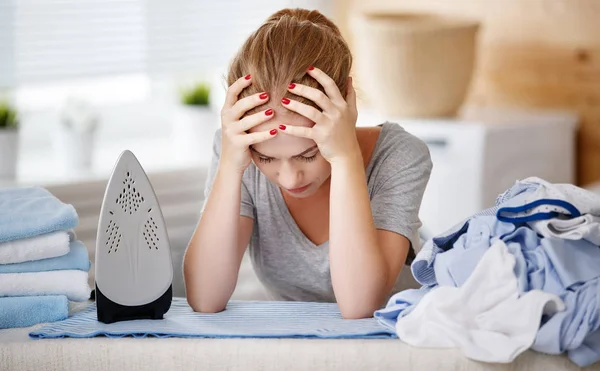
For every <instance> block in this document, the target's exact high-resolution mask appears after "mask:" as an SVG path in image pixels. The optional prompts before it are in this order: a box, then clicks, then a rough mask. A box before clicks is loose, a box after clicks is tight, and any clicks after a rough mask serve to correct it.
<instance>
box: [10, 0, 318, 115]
mask: <svg viewBox="0 0 600 371" xmlns="http://www.w3.org/2000/svg"><path fill="white" fill-rule="evenodd" d="M328 4H329V1H308V0H302V1H293V0H287V1H283V0H253V1H244V0H220V1H217V0H213V1H209V0H170V1H164V0H3V1H1V2H0V45H1V47H0V87H2V86H5V87H16V95H17V100H18V102H19V105H21V106H26V107H28V108H36V107H39V108H51V107H56V104H60V102H61V101H62V100H64V98H65V97H66V96H67V95H69V94H77V95H79V96H81V97H83V98H86V99H89V100H92V101H95V102H98V103H119V102H127V101H132V100H133V101H136V100H143V99H145V98H147V95H148V94H149V89H150V86H151V81H153V80H155V79H164V78H173V77H175V76H180V75H186V74H188V75H192V74H196V73H203V72H204V71H214V70H218V69H222V68H223V67H224V66H225V65H226V64H227V63H228V61H229V59H230V58H231V57H232V55H233V54H234V53H235V51H236V49H237V48H238V47H239V46H240V44H241V43H242V41H243V40H244V39H245V38H246V37H247V36H248V34H249V33H250V32H251V31H252V30H254V29H255V28H256V27H257V26H258V25H259V24H260V23H262V22H263V21H264V19H266V17H268V15H270V14H271V13H273V12H274V11H276V10H278V9H280V8H283V7H288V6H292V7H307V8H315V7H318V8H320V10H322V11H323V12H324V13H326V9H323V7H324V6H327V5H328ZM326 14H327V13H326Z"/></svg>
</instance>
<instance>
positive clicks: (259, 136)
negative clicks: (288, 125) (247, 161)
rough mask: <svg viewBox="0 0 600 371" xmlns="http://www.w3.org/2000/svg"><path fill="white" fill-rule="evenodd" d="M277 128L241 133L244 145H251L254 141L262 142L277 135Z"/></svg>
mask: <svg viewBox="0 0 600 371" xmlns="http://www.w3.org/2000/svg"><path fill="white" fill-rule="evenodd" d="M278 132H279V130H277V129H272V130H269V131H257V132H254V133H250V134H246V135H243V136H242V138H243V141H244V145H246V146H251V145H253V144H256V143H260V142H264V141H266V140H269V139H271V138H274V137H276V136H277V133H278Z"/></svg>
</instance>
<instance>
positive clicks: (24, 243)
mask: <svg viewBox="0 0 600 371" xmlns="http://www.w3.org/2000/svg"><path fill="white" fill-rule="evenodd" d="M73 237H74V233H73V232H66V231H59V232H53V233H47V234H42V235H39V236H36V237H31V238H24V239H21V240H14V241H8V242H1V243H0V264H12V263H23V262H26V261H32V260H40V259H47V258H55V257H57V256H63V255H65V254H68V253H69V240H70V239H71V238H73Z"/></svg>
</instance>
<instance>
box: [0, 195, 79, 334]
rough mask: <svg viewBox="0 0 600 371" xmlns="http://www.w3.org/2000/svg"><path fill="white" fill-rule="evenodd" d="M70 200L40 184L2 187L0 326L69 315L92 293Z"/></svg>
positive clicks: (33, 323)
mask: <svg viewBox="0 0 600 371" xmlns="http://www.w3.org/2000/svg"><path fill="white" fill-rule="evenodd" d="M78 223H79V218H78V215H77V213H76V211H75V209H74V208H73V206H72V205H69V204H65V203H63V202H61V201H60V200H59V199H58V198H56V197H55V196H54V195H52V194H51V193H50V192H49V191H48V190H46V189H44V188H40V187H27V188H8V189H0V328H14V327H28V326H32V325H35V324H38V323H45V322H54V321H59V320H63V319H66V318H67V317H68V315H69V302H70V301H73V302H82V301H86V300H88V299H89V297H90V292H91V289H90V287H89V284H88V273H89V270H90V266H91V263H90V260H89V256H88V251H87V248H86V247H85V246H84V244H83V243H82V242H81V241H78V240H77V239H76V236H75V232H74V231H73V228H75V227H76V226H77V225H78Z"/></svg>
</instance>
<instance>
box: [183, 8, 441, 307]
mask: <svg viewBox="0 0 600 371" xmlns="http://www.w3.org/2000/svg"><path fill="white" fill-rule="evenodd" d="M351 65H352V56H351V53H350V50H349V49H348V46H347V44H346V42H345V41H344V40H343V38H342V36H341V34H340V32H339V30H338V28H337V27H336V26H335V25H334V24H333V23H332V22H331V21H330V20H328V19H327V18H326V17H324V16H323V15H321V14H320V13H319V12H317V11H308V10H302V9H293V10H292V9H284V10H281V11H279V12H277V13H275V14H273V15H272V16H271V17H270V18H269V19H268V20H267V21H266V22H265V23H264V24H263V25H262V26H261V27H260V28H259V29H258V30H257V31H256V32H254V33H253V34H252V35H251V36H250V37H249V39H248V40H247V41H246V42H245V43H244V45H243V46H242V48H241V49H240V50H239V52H238V54H237V56H236V57H235V58H234V60H233V61H232V64H231V66H230V71H229V75H228V85H229V88H228V91H227V97H226V101H225V104H224V107H223V109H222V112H221V121H222V122H221V124H222V125H221V126H222V128H221V129H220V130H219V131H218V132H217V134H216V137H215V141H214V158H213V162H212V166H211V169H210V172H209V179H208V183H207V189H206V191H205V195H206V201H205V204H204V206H203V211H202V216H201V218H200V221H199V223H198V226H197V228H196V231H195V232H194V235H193V237H192V240H191V242H190V244H189V246H188V249H187V251H186V254H185V258H184V267H183V270H184V277H185V283H186V291H187V300H188V302H189V304H190V306H191V307H192V308H193V309H194V310H195V311H199V312H218V311H221V310H223V309H224V308H225V306H226V304H227V302H228V300H229V299H230V297H231V295H232V293H233V291H234V289H235V285H236V282H237V276H238V271H239V268H240V264H241V261H242V257H243V255H244V252H245V250H246V248H247V246H249V249H250V250H249V252H250V256H251V259H252V263H253V266H254V270H255V272H256V274H257V276H258V278H259V279H260V281H261V282H262V283H263V285H264V286H265V288H266V289H267V291H268V292H269V294H270V296H271V297H272V298H273V299H275V300H301V301H330V302H337V303H338V306H339V308H340V312H341V314H342V316H343V317H344V318H364V317H371V316H372V315H373V312H374V311H375V310H376V309H378V308H380V307H381V306H382V305H383V304H385V301H386V299H387V298H388V297H389V296H390V295H391V294H393V293H395V292H397V291H398V290H400V289H401V288H400V287H398V284H397V281H398V276H399V273H400V270H401V268H402V267H403V265H405V263H406V261H407V256H408V255H409V252H411V253H412V254H414V250H416V249H418V248H419V238H418V232H417V230H418V228H419V227H420V225H421V224H420V221H419V218H418V211H419V207H420V204H421V199H422V196H423V192H424V190H425V187H426V185H427V182H428V180H429V174H430V172H431V167H432V165H431V160H430V157H429V151H428V149H427V147H426V146H425V144H424V143H423V142H421V141H420V140H419V139H417V138H415V137H414V136H412V135H410V134H408V133H407V132H405V131H404V130H403V129H402V128H401V127H400V126H398V125H394V124H389V123H386V124H383V125H380V126H378V127H370V128H356V126H355V125H356V119H357V108H356V95H355V91H354V88H353V85H352V78H350V77H349V74H350V69H351ZM313 66H314V67H313Z"/></svg>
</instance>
